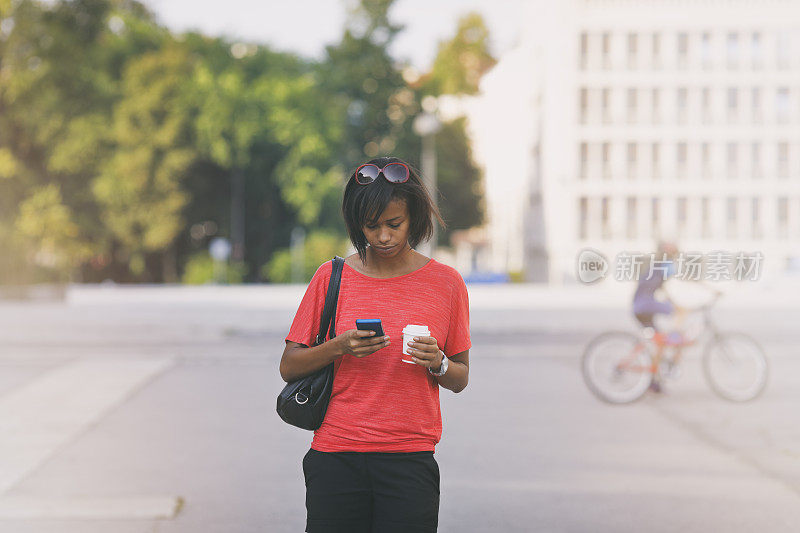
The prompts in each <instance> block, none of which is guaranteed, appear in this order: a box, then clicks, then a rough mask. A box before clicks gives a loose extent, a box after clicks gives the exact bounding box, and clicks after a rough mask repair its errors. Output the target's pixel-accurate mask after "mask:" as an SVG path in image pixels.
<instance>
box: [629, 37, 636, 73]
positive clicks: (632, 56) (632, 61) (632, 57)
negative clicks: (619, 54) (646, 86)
mask: <svg viewBox="0 0 800 533" xmlns="http://www.w3.org/2000/svg"><path fill="white" fill-rule="evenodd" d="M628 68H631V69H632V68H636V34H635V33H629V34H628Z"/></svg>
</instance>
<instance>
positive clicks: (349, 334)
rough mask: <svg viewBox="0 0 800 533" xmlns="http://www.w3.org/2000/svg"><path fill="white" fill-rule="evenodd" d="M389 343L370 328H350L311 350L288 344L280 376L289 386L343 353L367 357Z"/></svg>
mask: <svg viewBox="0 0 800 533" xmlns="http://www.w3.org/2000/svg"><path fill="white" fill-rule="evenodd" d="M389 344H390V341H389V337H388V336H375V332H374V331H371V330H368V329H348V330H347V331H345V332H344V333H341V334H339V335H337V336H336V337H334V338H333V339H330V340H328V341H325V342H324V343H322V344H320V345H318V346H313V347H311V348H309V347H307V346H306V345H305V344H300V343H297V342H292V341H286V348H284V349H283V356H282V357H281V366H280V370H281V377H282V378H283V380H284V381H286V382H287V383H288V382H289V381H294V380H296V379H300V378H302V377H304V376H307V375H309V374H313V373H314V372H316V371H317V370H319V369H320V368H323V367H324V366H326V365H329V364H330V363H331V362H333V361H334V360H335V359H337V358H338V357H341V356H343V355H344V354H350V355H352V356H353V357H358V358H361V357H366V356H368V355H370V354H373V353H375V352H377V351H378V350H380V349H381V348H384V347H386V346H389Z"/></svg>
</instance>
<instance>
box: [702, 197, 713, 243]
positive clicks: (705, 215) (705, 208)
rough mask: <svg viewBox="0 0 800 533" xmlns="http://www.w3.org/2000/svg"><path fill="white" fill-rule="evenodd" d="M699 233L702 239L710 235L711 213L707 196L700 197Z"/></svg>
mask: <svg viewBox="0 0 800 533" xmlns="http://www.w3.org/2000/svg"><path fill="white" fill-rule="evenodd" d="M700 217H701V223H700V226H701V232H702V233H701V235H702V237H703V238H704V239H708V238H709V237H711V213H710V209H709V205H708V198H701V199H700Z"/></svg>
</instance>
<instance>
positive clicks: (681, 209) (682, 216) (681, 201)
mask: <svg viewBox="0 0 800 533" xmlns="http://www.w3.org/2000/svg"><path fill="white" fill-rule="evenodd" d="M687 203H688V202H687V200H686V197H685V196H680V197H678V202H677V205H676V211H677V213H676V214H677V218H678V220H677V222H678V224H677V226H678V233H679V234H683V232H684V231H685V230H686V210H687Z"/></svg>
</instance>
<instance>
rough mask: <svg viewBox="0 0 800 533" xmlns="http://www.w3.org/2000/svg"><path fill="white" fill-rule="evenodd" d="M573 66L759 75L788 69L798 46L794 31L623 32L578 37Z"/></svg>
mask: <svg viewBox="0 0 800 533" xmlns="http://www.w3.org/2000/svg"><path fill="white" fill-rule="evenodd" d="M578 39H579V41H578V51H579V52H578V54H579V55H578V66H579V68H580V69H582V70H586V69H592V68H603V69H612V68H621V67H625V68H628V69H637V68H654V69H658V68H661V67H664V66H671V65H674V66H676V67H677V68H679V69H687V68H690V67H699V68H702V69H706V70H710V69H713V68H716V67H719V66H723V67H725V68H728V69H739V68H752V69H754V70H759V69H762V68H765V67H768V66H772V65H774V66H775V67H776V68H778V69H785V68H789V67H790V66H791V64H792V59H793V55H796V53H797V48H798V46H799V45H800V29H791V30H788V29H785V30H779V31H775V32H772V31H770V32H762V31H725V32H712V31H700V32H689V31H681V32H677V33H675V32H627V33H613V32H610V31H602V32H589V31H583V32H581V33H580V36H579V38H578Z"/></svg>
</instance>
